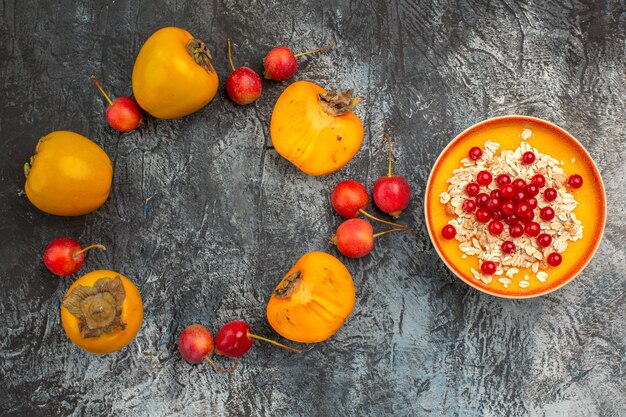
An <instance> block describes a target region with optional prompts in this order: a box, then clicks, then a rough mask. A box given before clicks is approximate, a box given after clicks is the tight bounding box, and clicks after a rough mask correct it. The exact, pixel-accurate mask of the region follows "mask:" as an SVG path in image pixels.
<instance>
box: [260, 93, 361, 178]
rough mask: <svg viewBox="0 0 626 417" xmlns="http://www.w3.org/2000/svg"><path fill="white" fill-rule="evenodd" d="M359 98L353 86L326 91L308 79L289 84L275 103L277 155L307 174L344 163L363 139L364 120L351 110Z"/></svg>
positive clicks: (328, 170) (321, 172) (273, 126)
mask: <svg viewBox="0 0 626 417" xmlns="http://www.w3.org/2000/svg"><path fill="white" fill-rule="evenodd" d="M360 101H361V98H360V97H353V96H352V90H348V91H344V92H339V93H338V92H335V91H332V90H331V91H328V92H327V91H326V90H324V89H323V88H322V87H320V86H319V85H316V84H313V83H311V82H308V81H297V82H295V83H293V84H291V85H290V86H289V87H287V88H286V89H285V91H283V93H282V94H281V95H280V97H279V98H278V101H276V104H275V105H274V111H273V113H272V120H271V123H270V133H271V136H272V144H273V145H274V148H275V149H276V152H278V153H279V154H280V155H282V156H283V157H284V158H286V159H287V160H289V161H290V162H291V163H292V164H294V165H295V166H297V167H298V168H300V169H301V170H302V171H304V172H305V173H307V174H309V175H324V174H329V173H331V172H335V171H337V170H338V169H340V168H341V167H343V166H344V165H346V164H347V163H348V162H350V160H351V159H352V158H354V155H356V153H357V152H358V150H359V148H360V147H361V143H362V142H363V124H362V123H361V121H360V120H359V118H358V117H357V116H356V115H355V114H354V113H353V112H352V110H353V109H354V108H355V107H356V105H357V104H358V103H359V102H360Z"/></svg>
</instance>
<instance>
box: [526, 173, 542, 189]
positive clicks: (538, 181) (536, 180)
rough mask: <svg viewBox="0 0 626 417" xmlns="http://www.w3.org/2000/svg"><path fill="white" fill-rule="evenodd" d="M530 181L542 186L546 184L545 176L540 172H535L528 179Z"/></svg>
mask: <svg viewBox="0 0 626 417" xmlns="http://www.w3.org/2000/svg"><path fill="white" fill-rule="evenodd" d="M530 182H531V183H532V184H535V185H536V186H537V187H539V188H542V187H543V186H544V185H546V177H544V176H543V175H541V174H535V175H533V176H532V178H531V179H530Z"/></svg>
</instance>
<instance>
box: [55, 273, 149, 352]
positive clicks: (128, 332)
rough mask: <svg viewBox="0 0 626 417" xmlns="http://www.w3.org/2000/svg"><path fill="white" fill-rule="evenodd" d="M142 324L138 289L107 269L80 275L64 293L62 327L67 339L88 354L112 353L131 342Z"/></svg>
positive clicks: (127, 280)
mask: <svg viewBox="0 0 626 417" xmlns="http://www.w3.org/2000/svg"><path fill="white" fill-rule="evenodd" d="M142 321H143V303H142V301H141V295H140V294H139V290H138V289H137V287H136V286H135V285H134V284H133V283H132V282H131V281H130V280H129V279H128V278H126V277H125V276H123V275H121V274H119V273H117V272H113V271H108V270H98V271H93V272H90V273H88V274H86V275H83V276H82V277H80V278H79V279H77V280H76V281H75V282H74V283H73V284H72V286H70V288H69V289H68V290H67V293H66V294H65V297H64V298H63V302H62V304H61V324H62V325H63V329H64V330H65V333H67V336H68V337H69V339H70V340H71V341H72V342H73V343H74V344H75V345H77V346H78V347H80V348H81V349H84V350H86V351H87V352H91V353H100V354H102V353H111V352H115V351H116V350H119V349H121V348H123V347H124V346H126V345H127V344H128V343H130V341H131V340H133V339H134V337H135V335H136V334H137V331H139V327H141V322H142Z"/></svg>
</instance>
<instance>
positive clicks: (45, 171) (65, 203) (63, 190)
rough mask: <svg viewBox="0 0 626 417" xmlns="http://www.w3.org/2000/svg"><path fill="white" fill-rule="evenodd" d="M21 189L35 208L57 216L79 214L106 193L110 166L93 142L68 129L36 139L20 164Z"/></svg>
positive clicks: (92, 207) (97, 204)
mask: <svg viewBox="0 0 626 417" xmlns="http://www.w3.org/2000/svg"><path fill="white" fill-rule="evenodd" d="M24 174H25V175H26V184H25V185H24V191H25V192H26V196H27V197H28V199H29V200H30V202H31V203H33V205H34V206H35V207H37V208H38V209H39V210H42V211H45V212H46V213H50V214H56V215H58V216H81V215H83V214H87V213H89V212H91V211H93V210H95V209H97V208H98V207H100V206H101V205H102V204H104V202H105V201H106V199H107V198H108V197H109V192H110V191H111V181H112V179H113V166H112V165H111V160H110V159H109V157H108V155H107V154H106V153H105V152H104V151H103V150H102V148H100V146H98V145H97V144H96V143H94V142H92V141H91V140H89V139H87V138H86V137H84V136H82V135H79V134H78V133H74V132H68V131H62V130H60V131H56V132H52V133H50V134H48V135H46V136H44V137H43V138H41V139H40V140H39V143H38V144H37V147H36V148H35V155H33V156H32V157H31V158H30V162H28V163H26V164H24Z"/></svg>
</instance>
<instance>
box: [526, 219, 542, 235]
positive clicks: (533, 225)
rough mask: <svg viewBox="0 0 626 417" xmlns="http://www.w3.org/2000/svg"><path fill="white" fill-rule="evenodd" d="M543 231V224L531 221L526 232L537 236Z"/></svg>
mask: <svg viewBox="0 0 626 417" xmlns="http://www.w3.org/2000/svg"><path fill="white" fill-rule="evenodd" d="M540 231H541V226H539V223H537V222H530V223H528V224H527V225H526V234H527V235H528V236H530V237H535V236H537V235H539V232H540Z"/></svg>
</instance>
